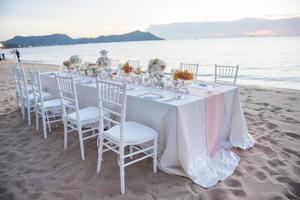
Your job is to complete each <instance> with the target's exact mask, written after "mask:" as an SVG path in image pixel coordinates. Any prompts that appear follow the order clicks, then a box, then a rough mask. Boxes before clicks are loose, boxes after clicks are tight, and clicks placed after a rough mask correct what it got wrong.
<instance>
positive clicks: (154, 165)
mask: <svg viewBox="0 0 300 200" xmlns="http://www.w3.org/2000/svg"><path fill="white" fill-rule="evenodd" d="M153 146H154V149H153V172H154V173H156V172H157V138H155V139H154V141H153Z"/></svg>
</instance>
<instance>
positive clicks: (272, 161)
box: [267, 159, 286, 167]
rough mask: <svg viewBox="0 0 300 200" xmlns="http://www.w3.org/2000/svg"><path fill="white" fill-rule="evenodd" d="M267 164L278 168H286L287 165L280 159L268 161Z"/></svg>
mask: <svg viewBox="0 0 300 200" xmlns="http://www.w3.org/2000/svg"><path fill="white" fill-rule="evenodd" d="M267 163H268V164H269V165H270V166H271V167H277V166H286V164H285V163H284V162H282V161H280V160H278V159H273V160H269V161H267Z"/></svg>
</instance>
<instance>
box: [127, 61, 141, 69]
mask: <svg viewBox="0 0 300 200" xmlns="http://www.w3.org/2000/svg"><path fill="white" fill-rule="evenodd" d="M127 62H128V63H129V64H130V65H131V66H132V67H133V68H137V67H140V61H139V60H128V61H127Z"/></svg>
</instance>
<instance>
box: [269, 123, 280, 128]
mask: <svg viewBox="0 0 300 200" xmlns="http://www.w3.org/2000/svg"><path fill="white" fill-rule="evenodd" d="M267 127H268V129H275V128H277V127H278V125H276V124H274V123H272V122H267Z"/></svg>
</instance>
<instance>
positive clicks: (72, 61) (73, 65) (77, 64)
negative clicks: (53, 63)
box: [63, 55, 82, 73]
mask: <svg viewBox="0 0 300 200" xmlns="http://www.w3.org/2000/svg"><path fill="white" fill-rule="evenodd" d="M81 63H82V59H81V58H80V56H78V55H73V56H71V57H70V58H69V60H65V61H64V62H63V65H64V66H65V67H66V68H67V69H68V71H69V72H73V71H74V70H76V73H80V68H81V67H82V64H81Z"/></svg>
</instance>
